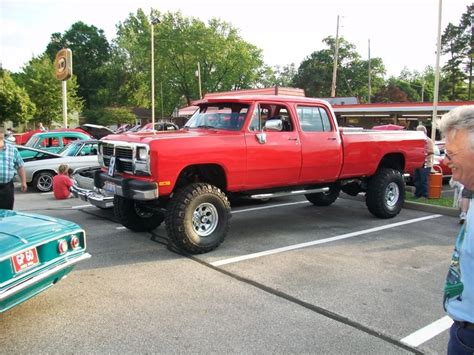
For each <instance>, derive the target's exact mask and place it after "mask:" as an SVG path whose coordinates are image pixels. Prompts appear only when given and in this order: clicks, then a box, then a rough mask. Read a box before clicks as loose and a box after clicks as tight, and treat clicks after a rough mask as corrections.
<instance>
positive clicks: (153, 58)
mask: <svg viewBox="0 0 474 355" xmlns="http://www.w3.org/2000/svg"><path fill="white" fill-rule="evenodd" d="M158 23H160V20H158V19H157V18H156V17H152V18H151V32H150V33H151V41H150V42H151V127H152V128H151V129H152V130H153V131H154V130H155V43H154V42H155V41H154V36H153V35H154V31H153V29H154V26H155V25H156V24H158Z"/></svg>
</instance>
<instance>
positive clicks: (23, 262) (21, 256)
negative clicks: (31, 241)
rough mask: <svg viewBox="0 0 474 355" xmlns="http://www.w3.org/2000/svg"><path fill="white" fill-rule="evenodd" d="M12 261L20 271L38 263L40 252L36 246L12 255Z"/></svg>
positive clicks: (14, 266)
mask: <svg viewBox="0 0 474 355" xmlns="http://www.w3.org/2000/svg"><path fill="white" fill-rule="evenodd" d="M12 263H13V268H14V270H15V272H20V271H23V270H26V269H28V268H31V267H33V266H35V265H37V264H38V253H37V251H36V248H32V249H29V250H25V251H23V252H21V253H18V254H16V255H14V256H12Z"/></svg>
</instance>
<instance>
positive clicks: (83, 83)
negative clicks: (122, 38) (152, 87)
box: [46, 21, 110, 107]
mask: <svg viewBox="0 0 474 355" xmlns="http://www.w3.org/2000/svg"><path fill="white" fill-rule="evenodd" d="M61 48H70V49H71V50H72V56H73V60H72V62H73V73H74V74H75V75H76V76H77V83H78V84H79V88H78V94H79V96H81V97H82V98H84V100H85V104H86V107H93V106H97V105H99V104H101V103H102V100H101V98H100V97H99V91H100V89H101V88H103V87H105V86H106V80H107V77H106V74H105V73H104V70H103V66H104V65H105V64H106V63H107V62H108V60H109V55H110V46H109V42H108V41H107V38H106V37H105V34H104V31H103V30H101V29H98V28H97V27H95V26H89V25H86V24H85V23H83V22H81V21H79V22H76V23H74V24H73V25H72V26H71V28H70V29H69V30H67V31H66V32H64V34H60V33H53V34H52V35H51V41H50V43H49V44H48V46H47V47H46V53H47V54H48V56H49V58H50V59H51V61H54V59H55V57H56V53H57V52H58V51H59V50H60V49H61Z"/></svg>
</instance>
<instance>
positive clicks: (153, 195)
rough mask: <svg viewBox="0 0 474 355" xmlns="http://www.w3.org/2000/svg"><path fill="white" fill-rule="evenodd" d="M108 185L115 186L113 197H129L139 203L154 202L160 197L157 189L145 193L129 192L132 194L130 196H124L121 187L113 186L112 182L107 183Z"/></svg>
mask: <svg viewBox="0 0 474 355" xmlns="http://www.w3.org/2000/svg"><path fill="white" fill-rule="evenodd" d="M109 183H110V184H112V185H114V186H115V193H114V195H119V196H122V197H127V198H130V197H131V198H132V199H133V200H140V201H147V200H156V199H157V198H158V197H160V195H159V193H158V189H157V188H156V189H154V190H147V191H141V190H129V191H130V192H131V193H132V196H130V194H127V195H125V193H124V192H123V189H122V186H120V185H117V184H114V183H113V182H109Z"/></svg>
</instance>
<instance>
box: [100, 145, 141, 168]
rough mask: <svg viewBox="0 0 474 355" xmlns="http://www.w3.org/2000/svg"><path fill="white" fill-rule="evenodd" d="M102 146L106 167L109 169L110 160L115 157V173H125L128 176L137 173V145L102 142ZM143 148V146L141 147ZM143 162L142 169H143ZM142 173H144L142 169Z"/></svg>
mask: <svg viewBox="0 0 474 355" xmlns="http://www.w3.org/2000/svg"><path fill="white" fill-rule="evenodd" d="M100 144H101V145H102V161H103V166H104V167H107V168H108V167H109V165H110V159H111V158H112V157H113V156H114V157H115V171H118V172H124V173H128V174H135V173H136V171H135V170H136V163H138V161H137V160H136V159H135V154H136V149H137V145H135V144H131V143H122V142H113V143H112V142H101V143H100ZM141 146H142V145H141ZM143 163H146V162H141V164H140V167H143ZM140 172H141V173H143V172H144V171H142V169H140Z"/></svg>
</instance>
